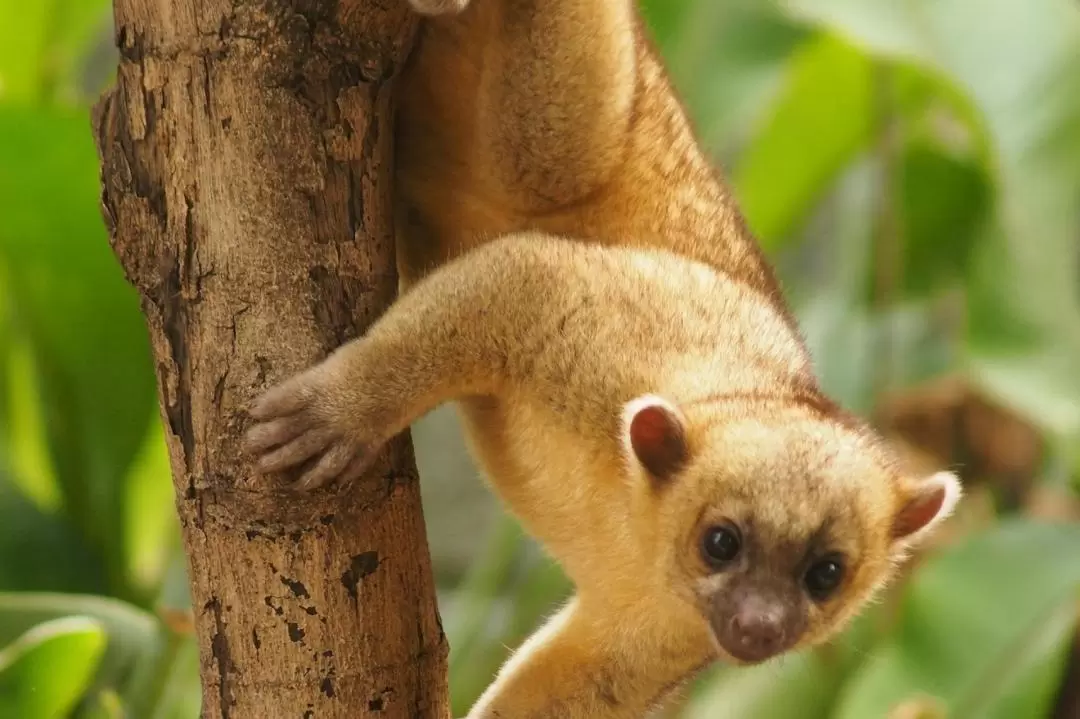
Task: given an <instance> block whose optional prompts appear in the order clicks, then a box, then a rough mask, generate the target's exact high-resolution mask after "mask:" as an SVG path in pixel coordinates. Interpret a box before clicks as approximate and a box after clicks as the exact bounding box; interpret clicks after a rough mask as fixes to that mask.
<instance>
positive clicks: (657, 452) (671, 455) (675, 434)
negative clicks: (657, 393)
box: [630, 404, 686, 478]
mask: <svg viewBox="0 0 1080 719" xmlns="http://www.w3.org/2000/svg"><path fill="white" fill-rule="evenodd" d="M630 446H631V447H633V449H634V454H635V455H636V456H637V458H638V461H639V462H641V464H642V466H643V467H645V469H646V470H648V472H649V473H650V474H652V475H653V476H654V477H659V478H663V477H667V476H669V475H671V474H673V473H674V472H676V471H678V469H679V467H681V466H682V464H683V462H684V461H685V460H686V438H685V435H684V433H683V426H682V422H681V421H680V420H679V418H678V417H677V416H676V415H675V414H673V413H672V412H671V411H670V410H668V409H667V408H665V407H663V406H661V405H658V404H651V405H646V406H645V407H642V408H641V409H640V410H638V411H637V413H635V414H634V418H633V419H632V420H630Z"/></svg>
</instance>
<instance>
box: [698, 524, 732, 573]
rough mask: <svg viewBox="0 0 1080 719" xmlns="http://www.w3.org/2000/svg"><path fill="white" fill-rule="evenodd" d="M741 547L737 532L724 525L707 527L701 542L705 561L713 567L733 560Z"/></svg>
mask: <svg viewBox="0 0 1080 719" xmlns="http://www.w3.org/2000/svg"><path fill="white" fill-rule="evenodd" d="M741 547H742V539H741V538H740V537H739V530H737V529H735V527H732V526H730V525H726V524H724V525H717V526H715V527H709V528H708V529H707V530H705V535H704V536H703V537H702V540H701V550H702V552H703V553H704V554H705V560H706V561H707V562H708V563H709V564H712V565H713V566H722V565H724V564H727V563H728V562H730V561H731V560H733V559H735V557H737V556H739V549H740V548H741Z"/></svg>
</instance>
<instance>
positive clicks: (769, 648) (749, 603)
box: [712, 595, 798, 664]
mask: <svg viewBox="0 0 1080 719" xmlns="http://www.w3.org/2000/svg"><path fill="white" fill-rule="evenodd" d="M795 624H796V622H794V621H793V615H792V608H791V607H787V606H785V604H784V603H783V602H782V601H780V600H777V599H769V598H766V597H762V596H753V595H752V596H748V597H744V598H743V599H742V601H740V602H738V603H737V604H736V605H735V606H734V607H730V608H728V611H722V610H721V611H717V612H716V614H714V616H713V619H712V625H713V632H714V633H715V635H716V640H717V642H718V643H719V644H720V646H721V648H722V649H723V650H724V651H725V652H727V653H728V654H730V655H731V656H732V657H733V658H734V659H736V660H738V661H740V662H746V663H748V664H756V663H758V662H763V661H765V660H766V659H771V658H772V657H775V656H777V655H778V654H781V653H782V652H784V651H785V650H787V649H790V648H791V647H792V646H793V645H794V644H795V642H796V641H797V639H798V637H797V636H796V634H797V632H798V627H796V626H795Z"/></svg>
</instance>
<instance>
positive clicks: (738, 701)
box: [0, 0, 1080, 719]
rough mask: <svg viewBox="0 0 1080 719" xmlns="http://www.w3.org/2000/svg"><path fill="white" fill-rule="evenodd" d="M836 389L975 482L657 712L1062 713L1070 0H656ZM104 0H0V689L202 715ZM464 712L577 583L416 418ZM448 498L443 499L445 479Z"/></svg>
mask: <svg viewBox="0 0 1080 719" xmlns="http://www.w3.org/2000/svg"><path fill="white" fill-rule="evenodd" d="M646 10H647V17H648V21H649V24H650V25H651V26H652V28H653V30H654V34H655V35H656V37H657V39H658V41H659V44H660V46H661V48H662V50H663V52H664V54H665V55H666V57H667V59H668V61H669V63H670V66H671V70H672V74H673V77H674V78H675V80H676V82H677V84H678V85H679V86H680V88H681V89H682V91H683V93H684V94H685V96H686V99H687V102H688V106H689V108H690V110H691V112H692V114H693V116H694V118H695V120H696V122H697V124H698V126H699V129H700V134H701V137H702V138H703V140H704V141H705V142H706V143H707V145H708V146H709V147H710V148H711V149H712V150H713V151H714V152H715V155H716V157H717V160H718V161H719V162H721V163H722V165H723V166H724V168H725V169H726V170H727V173H728V177H729V178H730V180H731V183H732V186H733V188H734V190H735V192H736V194H737V195H738V197H739V199H740V201H741V202H742V203H743V206H744V208H745V210H746V212H747V214H748V217H749V220H750V223H751V225H752V226H753V228H754V229H755V231H756V232H757V233H758V234H759V236H760V238H761V240H762V242H763V243H764V245H765V247H766V248H767V250H768V252H769V253H770V255H771V256H772V257H773V259H774V260H775V261H776V262H777V264H778V266H779V267H780V270H781V274H782V276H783V279H784V281H785V284H786V286H787V288H788V290H789V293H790V296H791V298H792V299H793V301H794V302H795V304H796V306H797V311H798V314H799V316H800V318H801V319H802V321H803V323H804V327H805V331H806V334H807V336H808V338H809V341H810V343H811V345H812V347H813V349H814V352H815V356H816V359H817V362H818V366H819V369H820V372H821V374H822V376H823V378H824V382H825V385H826V387H827V389H828V390H830V391H831V392H832V393H834V394H835V395H837V396H838V397H839V398H840V399H842V400H843V401H844V403H846V404H847V405H849V406H850V407H852V408H854V409H856V410H858V411H860V412H863V413H866V414H868V415H870V416H873V417H874V418H875V419H876V421H877V422H878V423H879V424H880V426H882V427H883V428H884V429H885V430H887V431H888V432H890V433H891V434H892V435H893V436H894V437H895V438H896V439H897V442H898V443H900V444H901V446H903V447H905V448H906V450H907V453H908V454H909V455H910V458H911V461H912V462H913V463H914V464H922V465H926V466H941V465H948V466H952V467H954V468H956V469H957V470H958V471H959V472H961V474H962V475H963V477H964V480H965V483H966V486H967V487H968V491H969V498H968V500H967V501H966V502H965V503H964V506H963V511H962V512H961V514H960V515H959V516H958V517H957V518H956V520H955V521H953V522H952V523H951V525H950V526H949V528H948V531H946V532H944V533H943V534H942V536H941V537H940V540H939V541H938V542H937V543H936V545H935V546H934V547H932V548H930V549H929V550H928V551H927V552H925V553H924V554H923V555H922V556H920V557H919V559H918V561H917V562H915V563H914V564H913V566H912V570H911V572H910V573H909V575H908V576H907V577H906V578H905V581H903V582H902V583H900V584H899V585H897V587H896V589H895V590H894V591H893V592H892V593H891V594H890V595H889V596H888V597H887V598H886V600H885V601H884V602H882V603H881V604H880V605H878V606H876V607H874V608H873V609H872V610H871V611H869V612H868V613H867V614H866V615H865V616H864V617H863V619H861V620H860V621H859V622H858V623H857V624H856V626H854V627H853V628H852V630H851V631H850V632H848V633H847V634H846V635H845V636H844V637H842V638H841V640H839V641H837V642H835V643H834V645H833V646H831V647H828V648H825V649H822V650H819V651H815V652H809V653H806V654H805V655H802V656H797V657H790V658H787V659H784V660H782V661H778V662H774V663H771V664H769V665H766V666H765V667H762V668H759V669H755V670H749V671H746V670H740V671H730V670H724V669H722V668H718V669H716V670H714V671H712V672H710V674H709V675H708V676H706V677H703V678H702V680H701V681H700V682H699V683H698V684H697V685H696V686H695V687H694V689H693V691H692V692H691V693H690V694H689V696H688V699H687V701H686V702H685V703H684V705H683V706H681V707H677V708H675V709H674V710H673V711H672V712H671V714H672V716H682V717H691V718H695V719H696V718H698V717H717V716H719V717H727V716H731V717H747V718H749V719H755V718H758V717H760V718H762V719H786V718H787V717H798V718H799V719H815V718H817V717H820V718H822V719H825V718H829V719H871V718H874V717H884V716H886V714H887V713H888V712H889V711H891V710H892V709H894V708H895V707H897V706H898V705H901V704H904V703H906V702H911V701H915V702H925V703H928V704H930V705H933V706H937V707H939V708H941V709H944V710H947V712H948V716H949V717H955V718H956V719H966V718H971V719H975V718H976V717H978V718H982V717H991V718H994V717H1001V718H1002V719H1005V718H1006V717H1008V718H1009V719H1016V718H1020V719H1023V718H1026V717H1031V718H1032V719H1035V718H1039V719H1041V718H1043V717H1051V716H1054V717H1058V718H1059V719H1060V718H1064V717H1075V716H1080V698H1078V697H1080V662H1078V661H1077V658H1076V657H1077V655H1076V649H1075V647H1076V640H1075V638H1076V634H1077V618H1078V614H1077V607H1078V602H1077V599H1078V598H1080V526H1078V524H1077V521H1076V519H1077V517H1078V516H1080V513H1078V512H1077V510H1076V507H1077V504H1078V496H1077V493H1078V491H1080V451H1078V450H1080V443H1078V438H1080V362H1078V360H1080V277H1078V275H1080V6H1077V5H1076V4H1075V3H1074V2H1070V0H982V2H980V3H973V2H969V1H965V0H932V1H931V0H790V1H789V2H786V3H784V4H782V5H774V4H770V3H767V2H764V1H763V0H678V1H677V0H649V1H648V2H646ZM111 53H112V50H111V29H110V27H109V7H108V2H107V0H40V1H39V2H30V3H27V2H19V1H18V0H0V717H20V718H23V719H46V718H52V717H63V716H69V715H73V713H74V715H77V716H81V717H101V718H104V717H120V716H129V717H138V718H140V719H142V718H143V717H146V718H147V719H174V718H175V719H192V718H194V717H196V716H197V715H198V679H197V672H196V657H195V651H194V645H193V641H192V637H191V634H190V627H191V622H190V618H189V615H188V606H187V604H186V588H185V580H184V576H183V572H184V563H183V557H182V554H181V553H180V550H179V541H178V530H177V526H176V521H175V519H174V517H173V508H172V501H171V499H172V494H171V491H172V490H171V484H170V480H169V475H168V465H167V461H166V457H165V453H164V444H163V440H162V435H161V431H162V430H161V427H160V425H159V421H158V416H157V409H156V399H155V395H154V383H153V374H152V366H151V362H150V356H149V352H148V347H147V341H146V337H145V334H144V330H143V326H142V321H141V317H140V314H139V310H138V305H137V299H136V296H135V294H134V292H133V291H132V290H131V289H130V288H129V287H128V286H127V285H126V284H125V283H124V280H123V277H122V274H121V272H120V270H119V267H118V266H117V263H116V262H115V261H114V259H113V257H112V255H111V253H110V250H109V247H108V243H107V238H106V235H105V231H104V227H103V225H102V221H101V218H100V216H99V212H98V203H97V197H98V186H97V162H96V158H95V155H94V150H93V143H92V139H91V135H90V129H89V118H88V112H87V109H88V106H89V103H90V102H91V100H92V98H93V97H94V96H96V94H97V92H98V91H99V90H100V89H101V88H102V87H103V86H104V84H105V83H106V82H107V81H108V80H109V73H110V72H111V69H112V67H113V65H114V59H113V56H112V54H111ZM415 436H416V439H417V444H418V451H419V454H420V461H421V467H422V470H424V471H423V474H424V475H425V478H424V491H425V497H426V498H427V501H428V506H429V507H436V506H438V507H440V511H439V512H438V513H437V514H436V513H435V512H434V511H432V510H430V509H429V512H428V515H429V524H430V529H431V533H432V535H433V541H432V546H433V548H434V549H435V550H436V568H437V571H438V574H439V578H440V584H441V589H440V591H441V592H442V597H441V599H442V607H443V616H444V619H445V625H446V628H447V631H448V633H449V635H450V639H451V645H452V677H451V681H452V686H453V690H454V699H455V704H456V706H457V708H458V711H459V714H460V713H464V710H465V708H466V707H467V706H468V704H469V703H470V701H471V700H472V699H473V698H475V696H476V695H477V693H478V692H479V691H480V690H481V689H482V688H483V686H484V685H485V684H486V683H487V681H488V680H489V679H490V676H491V673H492V671H493V670H494V669H495V668H496V667H497V666H498V664H499V662H500V661H501V660H502V659H503V658H504V657H505V653H506V649H505V645H510V646H514V645H516V643H517V642H518V641H519V640H520V638H521V637H523V636H524V635H525V634H526V633H527V632H528V631H530V630H531V629H532V628H533V627H535V626H536V624H537V622H538V621H540V619H541V618H542V617H543V616H544V615H545V614H546V613H547V612H549V611H550V610H551V608H552V606H553V605H554V603H555V602H557V601H559V600H560V599H561V598H562V597H564V596H565V594H566V592H567V591H568V587H567V585H566V582H565V579H564V578H563V577H562V575H561V574H560V573H559V571H558V570H557V568H555V567H553V566H552V565H551V563H550V562H548V561H547V560H546V559H545V558H544V557H543V556H542V554H541V553H540V552H538V551H537V549H536V547H535V546H534V545H533V544H532V543H531V542H530V541H529V540H528V539H526V538H525V537H523V536H522V535H521V534H520V532H519V531H518V528H517V525H516V524H515V523H514V522H513V521H512V520H511V519H509V518H507V517H506V516H505V515H504V514H502V513H501V511H500V510H499V509H498V507H497V505H496V504H495V503H494V502H493V501H492V500H491V498H490V497H489V496H488V494H487V493H486V492H485V491H484V489H483V487H482V484H481V483H480V481H479V480H478V479H477V477H476V475H475V471H474V470H473V469H472V467H471V465H470V464H469V463H468V460H467V458H466V456H465V455H464V450H463V449H462V447H461V443H460V439H459V437H458V435H457V429H456V425H455V424H454V420H453V417H452V414H450V413H448V412H446V411H441V412H437V413H435V414H434V415H432V416H431V417H430V418H428V419H427V420H425V421H424V422H423V423H422V424H421V426H420V427H419V428H418V429H417V431H416V434H415ZM443 508H445V509H443Z"/></svg>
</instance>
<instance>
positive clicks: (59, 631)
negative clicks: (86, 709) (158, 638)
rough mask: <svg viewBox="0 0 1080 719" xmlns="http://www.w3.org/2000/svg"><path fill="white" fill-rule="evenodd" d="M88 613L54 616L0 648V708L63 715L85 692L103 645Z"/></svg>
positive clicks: (24, 717) (38, 717)
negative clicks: (85, 614) (55, 617)
mask: <svg viewBox="0 0 1080 719" xmlns="http://www.w3.org/2000/svg"><path fill="white" fill-rule="evenodd" d="M105 644H106V639H105V632H104V630H103V628H102V626H101V624H100V623H99V622H97V621H95V620H93V619H90V618H89V617H78V616H76V617H64V618H62V619H52V620H49V621H47V622H44V623H42V624H39V625H37V626H35V627H34V628H32V629H30V630H29V631H27V632H26V633H25V634H23V635H22V636H21V637H19V638H18V639H16V640H15V641H14V642H13V643H11V644H9V645H7V646H6V647H4V648H3V649H0V714H2V715H3V716H10V717H19V719H62V717H65V716H67V715H68V714H69V713H70V712H71V710H72V709H73V708H74V706H75V704H76V703H77V702H78V701H79V699H80V698H81V697H82V696H83V694H84V693H85V692H86V690H87V688H88V686H89V684H90V681H91V679H92V678H93V676H94V672H95V670H96V668H97V665H98V662H99V661H100V660H101V657H102V654H103V652H104V650H105Z"/></svg>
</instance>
